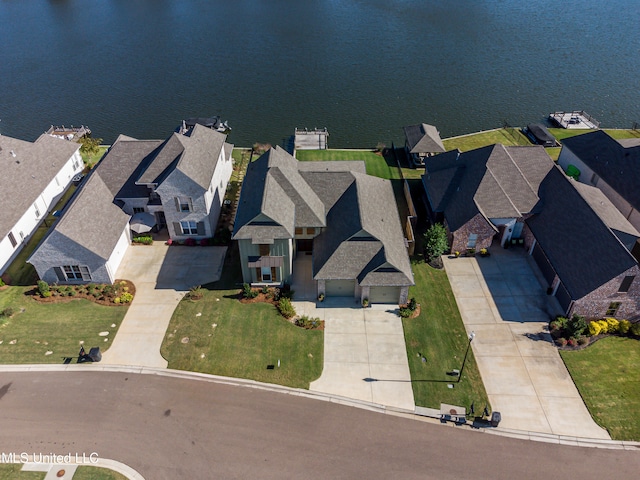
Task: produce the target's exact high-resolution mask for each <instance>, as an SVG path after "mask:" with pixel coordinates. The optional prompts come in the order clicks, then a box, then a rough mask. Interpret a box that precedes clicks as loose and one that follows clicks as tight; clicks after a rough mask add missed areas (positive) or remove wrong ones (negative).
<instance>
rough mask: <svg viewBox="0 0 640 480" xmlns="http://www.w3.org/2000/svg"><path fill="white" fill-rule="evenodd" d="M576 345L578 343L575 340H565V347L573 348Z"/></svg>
mask: <svg viewBox="0 0 640 480" xmlns="http://www.w3.org/2000/svg"><path fill="white" fill-rule="evenodd" d="M577 344H578V341H577V340H576V339H575V338H570V339H569V340H567V345H569V346H570V347H575V346H576V345H577Z"/></svg>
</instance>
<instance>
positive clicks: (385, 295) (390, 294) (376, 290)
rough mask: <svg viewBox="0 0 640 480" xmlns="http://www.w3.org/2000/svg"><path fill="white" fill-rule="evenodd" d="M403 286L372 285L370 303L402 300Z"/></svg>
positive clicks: (395, 302)
mask: <svg viewBox="0 0 640 480" xmlns="http://www.w3.org/2000/svg"><path fill="white" fill-rule="evenodd" d="M401 288H402V287H371V289H370V290H369V302H370V303H394V304H396V305H397V304H398V301H399V300H400V289H401Z"/></svg>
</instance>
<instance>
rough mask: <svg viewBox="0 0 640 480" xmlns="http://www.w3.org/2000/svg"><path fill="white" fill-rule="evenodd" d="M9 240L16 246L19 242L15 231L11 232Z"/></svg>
mask: <svg viewBox="0 0 640 480" xmlns="http://www.w3.org/2000/svg"><path fill="white" fill-rule="evenodd" d="M9 241H10V242H11V246H12V247H15V246H16V245H17V244H18V242H16V237H14V236H13V232H9Z"/></svg>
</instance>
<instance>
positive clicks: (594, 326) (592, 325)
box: [589, 320, 602, 337]
mask: <svg viewBox="0 0 640 480" xmlns="http://www.w3.org/2000/svg"><path fill="white" fill-rule="evenodd" d="M601 331H602V327H601V326H600V324H599V323H598V322H595V321H593V320H592V321H591V322H589V335H591V336H592V337H595V336H596V335H600V332H601Z"/></svg>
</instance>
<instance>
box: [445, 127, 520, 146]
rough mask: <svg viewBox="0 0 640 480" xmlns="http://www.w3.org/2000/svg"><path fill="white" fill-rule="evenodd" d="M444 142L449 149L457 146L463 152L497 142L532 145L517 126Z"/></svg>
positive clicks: (449, 139) (448, 139)
mask: <svg viewBox="0 0 640 480" xmlns="http://www.w3.org/2000/svg"><path fill="white" fill-rule="evenodd" d="M442 143H443V144H444V147H445V148H446V149H447V151H449V150H455V149H456V148H457V149H458V150H460V151H461V152H466V151H469V150H475V149H476V148H480V147H486V146H487V145H493V144H495V143H501V144H503V145H531V142H530V141H529V139H528V138H527V137H526V136H525V135H524V134H523V133H522V132H521V131H520V130H519V129H517V128H498V129H496V130H488V131H485V132H478V133H472V134H470V135H463V136H460V137H453V138H445V139H444V140H443V141H442Z"/></svg>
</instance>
